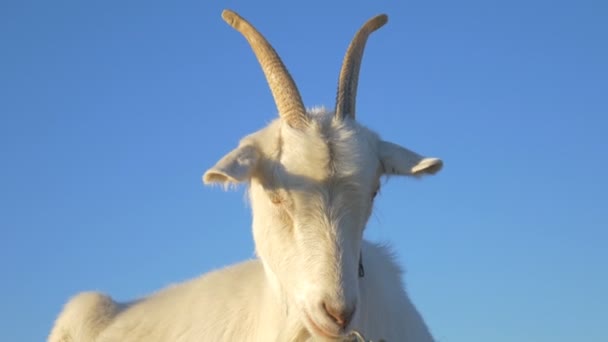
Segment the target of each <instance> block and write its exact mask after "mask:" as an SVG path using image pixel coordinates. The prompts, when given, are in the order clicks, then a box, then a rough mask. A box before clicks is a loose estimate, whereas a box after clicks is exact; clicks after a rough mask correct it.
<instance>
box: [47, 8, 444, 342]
mask: <svg viewBox="0 0 608 342" xmlns="http://www.w3.org/2000/svg"><path fill="white" fill-rule="evenodd" d="M222 17H223V18H224V20H225V21H226V22H227V23H228V24H230V25H231V26H232V27H233V28H235V29H236V30H237V31H239V32H240V33H241V34H242V35H243V36H244V37H245V38H246V39H247V41H248V42H249V44H250V45H251V48H252V49H253V52H254V53H255V55H256V56H257V59H258V61H259V62H260V65H261V67H262V69H263V71H264V74H265V76H266V79H267V81H268V83H269V86H270V89H271V91H272V94H273V96H274V99H275V102H276V105H277V108H278V112H279V118H278V119H276V120H275V121H274V122H272V123H270V124H269V125H268V126H267V127H265V128H263V129H261V130H259V131H257V132H255V133H253V134H251V135H249V136H247V137H245V138H244V139H242V140H241V142H240V144H239V146H238V147H237V148H236V149H235V150H233V151H231V152H230V153H228V154H227V155H226V156H225V157H223V158H222V159H221V160H220V161H219V162H218V163H217V164H216V165H215V166H213V167H212V168H211V169H209V170H208V171H207V172H206V173H205V174H204V176H203V181H204V182H205V183H206V184H210V183H211V184H221V185H230V184H240V183H247V184H248V185H249V196H250V200H251V205H252V211H253V237H254V240H255V246H256V252H257V255H258V257H259V259H256V260H251V261H246V262H243V263H240V264H237V265H234V266H230V267H227V268H225V269H222V270H219V271H215V272H211V273H209V274H206V275H203V276H201V277H199V278H196V279H193V280H190V281H187V282H185V283H181V284H178V285H174V286H171V287H169V288H167V289H164V290H162V291H160V292H158V293H155V294H153V295H151V296H150V297H147V298H144V299H141V300H138V301H135V302H131V303H126V304H118V303H116V302H114V301H113V300H112V299H111V298H110V297H108V296H105V295H103V294H100V293H95V292H87V293H81V294H78V295H77V296H75V297H74V298H72V299H71V300H70V301H69V302H68V303H67V304H66V306H65V308H64V309H63V311H62V313H61V314H60V315H59V317H58V318H57V321H56V323H55V326H54V328H53V329H52V331H51V333H50V336H49V341H51V342H59V341H64V342H67V341H85V342H86V341H97V342H129V341H146V342H154V341H179V342H189V341H192V342H194V341H197V342H198V341H279V342H282V341H306V340H315V341H345V340H348V339H349V337H348V336H349V334H350V333H351V332H354V331H356V332H358V333H361V334H362V335H363V336H365V338H368V339H372V340H374V341H378V340H380V339H384V340H386V341H391V342H395V341H432V340H433V338H432V337H431V334H430V333H429V331H428V329H427V327H426V325H425V323H424V321H423V320H422V318H421V317H420V315H419V314H418V312H417V311H416V309H415V308H414V306H413V305H412V303H411V302H410V300H409V299H408V296H407V295H406V293H405V291H404V289H403V284H402V282H401V271H400V269H399V267H398V266H397V265H396V264H395V263H394V261H393V258H392V256H391V254H390V252H389V251H388V250H387V249H386V247H383V246H379V245H375V244H372V243H370V242H366V241H364V240H363V238H362V236H363V230H364V228H365V225H366V222H367V220H368V218H369V215H370V213H371V210H372V204H373V200H374V197H375V195H376V192H377V191H378V188H379V184H380V183H379V182H380V177H381V176H382V175H385V174H392V175H411V176H419V175H423V174H432V173H435V172H437V171H438V170H440V169H441V167H442V162H441V161H440V160H439V159H435V158H424V157H421V156H420V155H418V154H416V153H414V152H412V151H409V150H407V149H405V148H403V147H400V146H398V145H395V144H393V143H390V142H386V141H383V140H381V139H380V138H379V137H378V136H377V135H376V134H375V133H373V132H371V131H370V130H368V129H367V128H365V127H363V126H361V125H359V124H358V123H357V122H356V121H355V97H356V92H357V78H358V73H359V67H360V63H361V58H362V55H363V50H364V47H365V43H366V41H367V38H368V36H369V35H370V34H371V33H372V32H373V31H375V30H377V29H378V28H380V27H381V26H383V25H384V24H385V23H386V21H387V17H386V15H379V16H376V17H374V18H372V19H371V20H369V21H368V22H367V23H365V24H364V25H363V26H362V27H361V29H360V30H359V31H358V32H357V33H356V35H355V37H354V38H353V41H352V42H351V44H350V46H349V48H348V51H347V53H346V56H345V58H344V62H343V65H342V69H341V71H340V79H339V85H338V94H337V104H336V107H335V111H333V112H331V111H326V110H324V109H314V110H311V111H309V112H307V111H306V110H305V107H304V104H303V103H302V100H301V98H300V94H299V92H298V89H297V87H296V85H295V83H294V82H293V80H292V78H291V76H290V75H289V73H288V71H287V70H286V68H285V66H284V65H283V63H282V62H281V59H280V58H279V56H278V55H277V53H276V52H275V51H274V49H273V48H272V46H271V45H270V44H269V43H268V42H267V41H266V39H265V38H264V37H263V36H262V35H261V34H260V33H259V32H258V31H257V30H256V29H255V28H254V27H253V26H252V25H251V24H249V23H248V22H247V21H246V20H244V19H243V18H241V17H240V16H239V15H238V14H236V13H234V12H231V11H228V10H226V11H224V12H223V13H222Z"/></svg>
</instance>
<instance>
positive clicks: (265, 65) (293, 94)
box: [222, 10, 308, 128]
mask: <svg viewBox="0 0 608 342" xmlns="http://www.w3.org/2000/svg"><path fill="white" fill-rule="evenodd" d="M222 19H224V21H226V22H227V23H228V25H230V26H232V27H233V28H234V29H235V30H237V31H239V32H240V33H241V34H242V35H243V36H244V37H245V39H247V41H248V42H249V45H250V46H251V49H252V50H253V52H254V53H255V55H256V57H257V59H258V62H259V63H260V66H261V67H262V70H263V71H264V75H265V76H266V81H268V86H269V87H270V91H271V92H272V96H273V97H274V102H275V103H276V105H277V109H278V110H279V116H281V117H282V118H283V119H285V120H286V121H287V123H288V124H289V125H290V126H291V127H293V128H303V127H305V126H306V125H307V123H308V118H307V116H306V109H305V108H304V103H303V102H302V98H301V97H300V92H299V91H298V87H296V84H295V82H294V81H293V79H292V78H291V75H289V72H288V71H287V68H285V65H284V64H283V62H282V61H281V58H280V57H279V55H278V54H277V53H276V51H275V50H274V49H273V48H272V45H270V43H268V41H267V40H266V39H265V38H264V36H262V34H261V33H260V32H258V30H256V28H255V27H253V25H251V24H250V23H249V22H247V20H245V19H243V18H242V17H241V16H239V15H238V14H236V13H235V12H233V11H230V10H224V11H223V12H222Z"/></svg>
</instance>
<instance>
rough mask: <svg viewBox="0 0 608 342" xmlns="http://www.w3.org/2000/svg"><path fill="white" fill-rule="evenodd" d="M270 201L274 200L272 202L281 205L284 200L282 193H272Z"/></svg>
mask: <svg viewBox="0 0 608 342" xmlns="http://www.w3.org/2000/svg"><path fill="white" fill-rule="evenodd" d="M270 202H272V204H276V205H279V204H281V203H282V202H283V199H282V198H281V196H280V195H277V194H271V195H270Z"/></svg>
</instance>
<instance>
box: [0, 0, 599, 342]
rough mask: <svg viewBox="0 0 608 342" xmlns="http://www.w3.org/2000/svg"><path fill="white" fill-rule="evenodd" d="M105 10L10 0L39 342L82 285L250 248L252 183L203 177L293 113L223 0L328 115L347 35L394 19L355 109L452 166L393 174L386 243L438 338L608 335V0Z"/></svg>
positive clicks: (18, 249)
mask: <svg viewBox="0 0 608 342" xmlns="http://www.w3.org/2000/svg"><path fill="white" fill-rule="evenodd" d="M86 3H87V4H85V2H83V1H71V2H69V1H52V2H51V1H37V2H34V1H17V0H14V1H11V0H4V1H2V2H1V3H0V42H1V43H0V44H1V48H0V50H1V52H0V116H1V117H0V161H1V167H0V211H1V215H0V227H1V235H0V271H1V273H2V281H0V293H2V308H1V309H0V322H1V323H0V340H2V341H42V340H43V339H44V338H45V336H46V334H47V333H48V331H49V329H50V327H51V324H52V321H53V319H54V318H55V316H56V315H57V313H58V312H59V311H60V309H61V306H62V305H63V303H64V302H65V301H66V300H67V299H68V298H69V297H70V296H71V295H73V294H75V293H76V292H78V291H82V290H92V289H96V290H100V291H104V292H107V293H110V294H112V295H113V296H114V297H115V298H117V299H118V300H127V299H131V298H134V297H139V296H143V295H145V294H148V293H150V292H152V291H154V290H157V289H159V288H161V287H164V286H166V285H168V284H170V283H174V282H178V281H182V280H185V279H188V278H191V277H194V276H196V275H198V274H201V273H204V272H207V271H209V270H211V269H214V268H218V267H221V266H224V265H227V264H230V263H233V262H237V261H239V260H243V259H246V258H249V257H251V256H252V255H253V245H252V241H251V235H250V213H249V208H248V206H247V205H246V202H245V201H244V200H243V191H242V190H239V191H236V192H222V191H221V190H220V189H218V188H206V187H204V186H203V185H202V183H201V180H200V177H201V175H202V174H203V172H204V171H205V170H206V169H207V168H208V167H210V166H211V165H213V164H214V162H215V161H216V160H217V159H218V158H220V157H221V156H222V155H223V154H224V153H225V152H227V151H229V150H230V149H232V148H233V147H234V146H235V145H236V143H237V141H238V139H239V138H241V137H242V136H243V135H245V134H247V133H249V132H252V131H254V130H257V129H258V128H260V127H262V126H263V125H264V124H266V123H267V122H269V121H270V120H271V119H272V118H274V116H275V115H276V109H275V107H274V103H273V101H272V97H271V95H270V92H269V90H268V89H267V87H266V82H265V80H264V78H263V75H262V72H261V71H260V69H259V67H258V65H257V62H256V60H255V58H254V56H253V54H252V53H251V51H250V49H249V47H248V45H247V44H246V42H245V40H244V39H243V38H242V37H241V36H240V35H239V34H238V33H236V32H235V31H233V30H232V29H231V28H230V27H229V26H227V25H226V24H225V23H224V22H223V21H222V20H221V17H220V13H221V10H222V9H223V8H232V9H234V10H236V11H238V12H240V13H241V14H242V15H243V16H245V17H246V18H248V19H249V20H250V21H251V22H253V23H254V24H255V25H257V26H258V28H259V29H260V30H261V31H262V32H263V33H264V34H265V35H266V36H267V37H268V39H269V40H270V41H271V42H272V44H274V46H275V47H276V48H277V50H278V51H279V53H280V54H281V56H282V57H283V60H284V61H285V63H286V64H287V66H288V68H289V69H290V71H291V73H292V75H293V76H294V78H295V80H296V81H297V83H298V85H299V87H300V90H301V92H302V96H303V98H304V101H305V103H306V105H307V106H313V105H319V104H325V105H327V106H329V107H331V106H333V100H334V96H335V86H336V82H337V76H338V71H339V68H340V62H341V60H342V56H343V54H344V52H345V49H346V47H347V45H348V43H349V41H350V39H351V37H352V35H353V34H354V32H355V31H356V30H357V28H358V27H359V26H360V25H361V24H362V23H363V22H364V21H365V20H367V19H368V18H369V17H371V16H372V15H375V14H378V13H382V12H384V13H387V14H388V15H389V23H388V25H387V26H385V27H384V28H382V29H381V30H380V31H378V32H377V33H375V34H374V35H373V36H372V37H371V38H370V41H369V44H368V46H367V50H366V55H365V58H364V61H363V66H362V71H361V82H360V86H359V98H358V100H359V101H358V107H357V109H358V119H359V120H360V121H361V122H363V123H364V124H366V125H368V126H369V127H371V128H372V129H374V130H376V131H377V132H379V133H380V134H381V135H382V136H383V137H384V138H386V139H389V140H393V141H395V142H398V143H401V144H403V145H405V146H407V147H410V148H412V149H414V150H416V151H419V152H421V153H425V154H428V155H432V156H437V157H441V158H443V159H444V161H445V168H444V170H443V171H442V172H441V174H439V175H438V176H436V177H430V178H426V179H424V180H420V181H415V180H410V179H402V178H392V179H390V180H389V181H388V182H387V184H385V186H384V187H383V190H382V194H381V196H380V199H379V200H378V201H377V204H376V209H375V213H374V215H373V216H372V218H371V220H370V223H369V226H368V231H367V234H368V238H370V239H372V240H379V241H390V242H391V243H392V245H393V246H394V248H395V250H396V251H397V253H398V255H399V261H400V262H401V263H402V264H403V265H404V266H405V268H406V269H407V274H406V276H405V279H406V282H407V287H408V290H409V291H410V294H411V296H412V298H413V300H414V302H415V303H416V304H417V305H418V307H419V309H420V311H421V312H422V313H423V315H424V317H425V318H426V320H427V322H428V324H429V325H430V327H431V329H432V330H433V332H434V334H435V335H436V337H437V338H439V339H440V340H441V341H450V342H454V341H456V342H460V341H462V342H465V341H466V342H471V341H480V342H482V341H483V342H487V341H492V342H502V341H504V342H511V341H533V342H536V341H547V342H549V341H551V342H559V341H564V342H565V341H607V340H608V326H607V322H608V311H607V309H606V308H607V307H608V295H607V294H606V291H607V289H608V271H607V266H606V265H607V263H608V247H607V245H608V219H607V218H606V216H607V213H608V205H607V204H608V200H607V195H606V194H607V193H608V181H607V179H606V170H607V169H608V152H607V149H608V139H607V131H608V119H607V116H608V19H607V18H608V3H607V2H605V1H600V0H598V1H567V2H566V1H519V0H518V1H500V2H498V1H407V2H404V1H400V2H397V1H393V2H390V3H388V2H386V1H385V2H382V1H376V2H372V1H367V2H363V1H353V2H348V3H349V4H348V5H345V4H346V3H347V2H345V1H344V2H343V3H342V4H338V2H333V1H317V0H315V1H301V2H286V1H283V2H278V1H276V2H275V4H270V3H265V2H260V1H257V2H255V5H254V4H253V2H252V1H225V2H224V4H222V5H219V4H215V2H214V4H213V5H209V4H207V3H208V1H207V2H203V1H197V2H194V1H183V2H179V3H171V5H169V3H168V2H165V3H164V4H163V5H158V4H156V2H150V1H145V2H144V1H131V2H128V3H127V2H125V1H102V2H95V3H94V4H92V3H91V2H86ZM203 3H205V4H203Z"/></svg>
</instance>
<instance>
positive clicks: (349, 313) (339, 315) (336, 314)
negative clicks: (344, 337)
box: [323, 303, 355, 329]
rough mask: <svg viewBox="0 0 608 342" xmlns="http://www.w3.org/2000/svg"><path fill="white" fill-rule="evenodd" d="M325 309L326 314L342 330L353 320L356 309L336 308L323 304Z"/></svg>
mask: <svg viewBox="0 0 608 342" xmlns="http://www.w3.org/2000/svg"><path fill="white" fill-rule="evenodd" d="M323 309H325V312H327V314H328V315H329V317H331V318H332V319H333V321H334V322H336V323H337V324H338V325H339V326H340V327H341V328H343V329H344V328H346V327H347V326H348V323H350V320H351V318H352V317H353V313H354V312H355V310H354V309H347V308H336V307H332V306H330V305H327V304H326V303H323Z"/></svg>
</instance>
